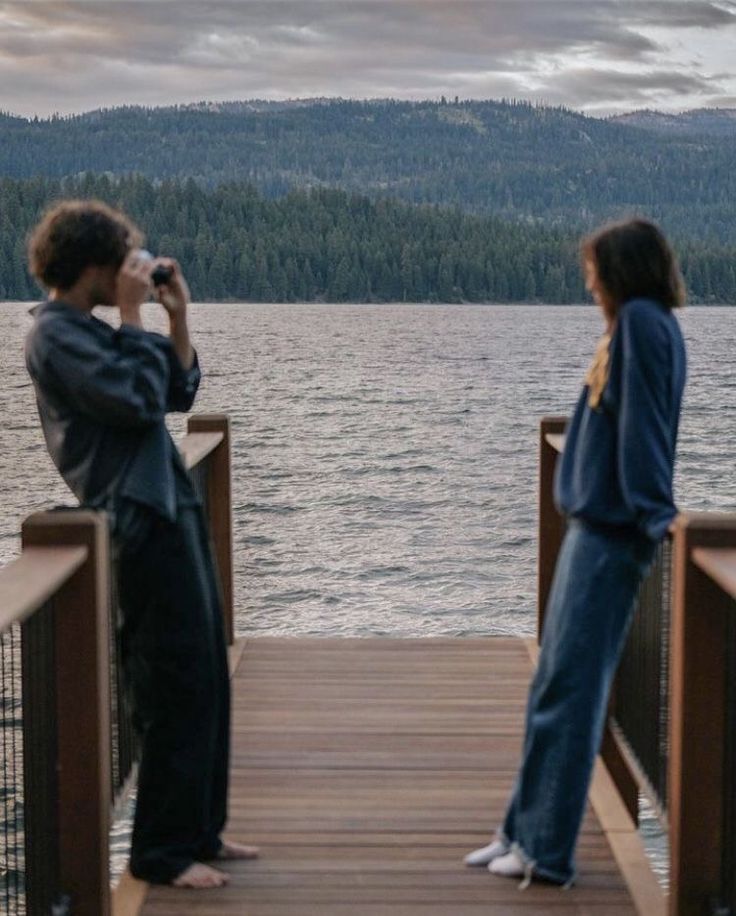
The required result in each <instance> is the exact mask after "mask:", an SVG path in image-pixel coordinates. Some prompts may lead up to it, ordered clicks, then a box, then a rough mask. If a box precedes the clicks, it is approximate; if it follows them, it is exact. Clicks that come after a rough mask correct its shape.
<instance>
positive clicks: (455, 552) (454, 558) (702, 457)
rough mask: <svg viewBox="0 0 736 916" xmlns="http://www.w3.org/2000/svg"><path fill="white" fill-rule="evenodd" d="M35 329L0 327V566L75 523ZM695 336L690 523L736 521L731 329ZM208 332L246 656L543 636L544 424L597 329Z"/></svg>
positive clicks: (433, 321) (213, 407)
mask: <svg viewBox="0 0 736 916" xmlns="http://www.w3.org/2000/svg"><path fill="white" fill-rule="evenodd" d="M27 310H28V306H27V305H24V304H5V305H2V306H0V354H1V356H2V366H3V372H4V383H3V386H2V392H3V393H2V398H3V410H2V414H3V421H2V426H1V427H0V437H1V439H0V480H2V482H3V510H2V516H1V517H0V564H2V563H4V562H7V561H8V560H9V559H11V558H12V557H13V556H15V555H16V554H17V552H18V550H19V543H18V537H17V533H18V531H19V528H20V524H21V521H22V519H23V518H24V517H25V516H26V515H27V514H29V513H30V512H32V511H35V510H38V509H42V508H44V507H47V506H49V505H54V504H61V503H66V504H70V503H72V502H73V500H72V498H71V496H70V494H69V493H68V492H67V491H66V488H65V486H64V485H63V484H62V483H60V481H59V479H58V476H57V474H56V472H55V470H54V469H53V467H52V466H51V464H50V461H49V459H48V457H47V455H46V452H45V448H44V444H43V440H42V436H41V433H40V430H39V426H38V420H37V416H36V410H35V404H34V399H33V391H32V388H31V386H30V384H29V381H28V379H27V376H26V373H25V369H24V366H23V358H22V341H23V337H24V335H25V332H26V330H27V328H28V327H29V324H30V320H31V319H30V318H29V317H28V315H27ZM148 318H149V320H150V322H151V325H152V326H158V324H157V323H158V321H159V319H158V316H157V314H156V312H155V311H154V307H150V309H149V311H148ZM681 320H682V324H683V328H684V331H685V335H686V338H687V342H688V346H689V360H690V373H689V384H688V389H687V394H686V400H685V408H684V415H683V423H682V432H681V437H680V448H679V462H678V472H677V494H678V501H679V503H680V506H681V507H683V508H691V509H719V510H726V511H736V473H734V455H735V454H736V377H735V376H734V373H733V369H732V367H733V362H734V359H733V340H734V336H735V333H734V332H735V331H736V309H728V308H697V309H695V308H693V309H690V310H686V311H684V312H683V314H682V316H681ZM192 325H193V329H194V339H195V343H196V345H197V347H198V350H199V353H200V359H201V363H202V367H203V370H204V381H203V384H202V387H201V390H200V394H199V398H198V401H197V405H196V409H197V410H201V411H224V412H227V413H228V414H229V415H230V417H231V418H232V423H233V457H234V494H233V511H234V538H235V574H236V602H237V609H238V616H237V629H238V632H239V633H240V634H268V635H325V636H327V635H330V636H338V635H345V636H348V635H350V636H354V635H358V636H362V635H365V636H368V635H383V634H386V635H389V634H390V635H392V636H439V635H451V636H463V635H480V634H491V633H499V634H528V633H531V632H532V631H533V627H534V617H535V613H534V606H535V517H536V500H537V483H536V474H537V436H538V432H537V429H538V421H539V418H540V417H541V416H542V415H544V414H550V413H551V414H557V413H563V414H564V413H569V412H570V410H571V408H572V405H573V403H574V401H575V398H576V396H577V392H578V390H579V386H580V384H581V379H582V376H583V373H584V371H585V368H586V366H587V363H588V361H589V358H590V356H591V353H592V351H593V349H594V346H595V341H596V338H597V336H598V334H599V333H600V330H601V323H600V318H599V315H598V312H597V310H596V309H595V308H593V307H582V306H578V307H570V306H560V307H556V306H554V307H553V306H456V305H453V306H442V305H437V306H430V305H403V304H400V305H382V306H365V305H360V306H351V305H205V304H202V305H195V306H193V307H192ZM184 425H185V421H184V418H182V417H175V418H173V420H172V430H173V431H174V432H175V433H177V434H180V433H181V432H183V429H184Z"/></svg>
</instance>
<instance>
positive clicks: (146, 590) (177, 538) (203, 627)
mask: <svg viewBox="0 0 736 916" xmlns="http://www.w3.org/2000/svg"><path fill="white" fill-rule="evenodd" d="M121 520H122V521H123V524H122V525H121V526H120V528H119V533H118V534H117V535H116V547H117V556H118V562H117V585H118V597H119V603H120V611H121V618H122V627H121V633H120V638H121V641H122V642H121V648H122V659H123V671H124V675H125V679H126V685H127V688H128V691H129V697H130V702H131V706H132V713H133V724H134V726H135V728H136V731H137V733H138V735H139V738H140V744H141V760H140V770H139V778H138V795H137V804H136V812H135V821H134V825H133V839H132V845H131V854H130V871H131V873H132V874H133V875H134V876H135V877H137V878H141V879H143V880H146V881H151V882H155V883H169V882H171V881H172V879H173V878H175V877H176V876H177V875H178V874H180V873H181V872H182V871H183V870H184V869H186V868H187V867H188V866H189V865H191V864H192V862H194V861H197V860H199V861H202V860H207V859H212V858H214V857H215V856H216V854H217V852H218V850H219V849H220V846H221V841H220V833H221V831H222V829H223V827H224V825H225V820H226V816H227V781H228V758H229V732H230V680H229V675H228V665H227V650H226V646H225V639H224V632H223V622H222V604H221V600H220V590H219V584H218V581H217V577H216V572H215V567H214V562H213V558H212V554H211V550H210V542H209V537H208V534H207V530H206V528H205V523H204V518H203V516H202V511H201V509H200V508H199V507H198V506H193V507H186V508H183V509H181V510H180V511H179V514H178V517H177V519H176V521H175V522H174V523H171V522H168V521H166V520H165V519H163V518H161V517H160V516H158V515H157V514H155V513H153V512H151V511H150V510H148V509H147V508H146V507H143V506H138V505H136V504H125V505H124V506H123V507H122V510H121Z"/></svg>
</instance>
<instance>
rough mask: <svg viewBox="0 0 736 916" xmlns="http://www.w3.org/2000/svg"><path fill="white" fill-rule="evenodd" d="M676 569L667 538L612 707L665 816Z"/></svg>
mask: <svg viewBox="0 0 736 916" xmlns="http://www.w3.org/2000/svg"><path fill="white" fill-rule="evenodd" d="M671 568H672V541H671V539H670V538H667V539H666V540H665V541H663V542H662V544H660V546H659V547H658V548H657V553H656V555H655V559H654V563H653V564H652V568H651V570H650V571H649V574H648V575H647V577H646V579H645V580H644V582H643V583H642V585H641V587H640V589H639V596H638V599H637V608H636V612H635V614H634V619H633V622H632V625H631V631H630V633H629V636H628V640H627V643H626V647H625V649H624V653H623V656H622V659H621V663H620V665H619V669H618V674H617V677H616V685H615V688H614V694H613V703H612V716H613V726H614V729H615V731H616V734H617V736H618V737H619V738H620V739H623V741H624V743H625V747H626V749H627V750H628V752H629V754H630V755H631V756H632V757H633V759H634V761H635V763H636V766H637V769H638V770H639V771H640V775H641V776H642V777H643V780H642V781H643V783H644V788H645V789H647V790H648V791H647V794H648V795H650V798H651V801H652V803H653V804H654V806H655V809H657V811H658V813H659V814H660V815H663V814H664V812H665V811H666V807H667V761H668V753H669V658H670V606H671V594H672V582H671Z"/></svg>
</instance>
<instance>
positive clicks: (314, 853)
mask: <svg viewBox="0 0 736 916" xmlns="http://www.w3.org/2000/svg"><path fill="white" fill-rule="evenodd" d="M530 672H531V662H530V659H529V656H528V654H527V649H526V647H525V645H524V641H523V640H517V639H506V638H487V639H468V640H464V639H463V640H460V639H427V640H394V639H380V640H379V639H364V640H352V639H344V640H343V639H325V640H320V639H304V640H293V639H277V638H261V639H249V640H248V642H247V644H246V646H245V648H244V650H243V653H242V656H241V659H240V663H239V665H238V667H237V669H236V671H235V673H234V676H233V686H234V697H233V701H234V708H233V752H232V771H231V804H230V823H229V833H230V834H231V835H232V836H234V837H238V838H242V839H244V840H246V841H248V842H255V843H258V844H259V845H260V846H261V849H262V857H261V859H259V860H258V861H256V862H247V863H237V864H229V865H228V866H227V870H228V871H229V872H230V875H231V883H230V885H229V886H228V887H226V888H223V889H219V890H217V891H207V892H199V893H197V892H191V891H179V890H176V889H173V888H160V887H154V888H151V889H150V890H149V893H148V896H147V899H146V903H145V905H144V908H143V910H142V912H143V914H144V916H175V914H182V913H187V914H190V913H191V914H202V916H205V914H208V916H214V914H223V916H227V914H236V913H237V914H245V916H317V914H319V916H419V914H422V916H427V914H429V916H481V914H482V916H493V914H498V916H500V914H503V916H515V914H518V916H522V914H523V916H534V914H539V916H541V914H549V913H551V914H552V916H557V914H559V916H568V914H570V916H583V914H585V916H629V914H634V913H635V912H636V908H635V906H634V904H633V902H632V898H631V895H630V893H629V890H628V888H627V886H626V884H625V882H624V881H623V879H622V877H621V874H620V872H619V870H618V866H617V863H616V859H615V858H614V856H613V855H612V852H611V848H610V846H609V841H608V838H607V836H606V834H605V832H604V831H603V829H602V828H601V825H600V823H599V822H598V820H597V818H596V816H595V814H594V813H593V811H592V810H588V812H587V813H586V818H585V822H584V825H583V831H582V834H581V842H580V849H579V866H580V871H581V877H580V881H579V884H578V885H577V886H576V887H575V888H573V889H572V890H569V891H562V890H560V889H559V888H555V887H549V886H544V885H537V884H535V885H533V886H532V887H531V888H529V889H528V890H526V891H524V892H523V893H522V892H520V891H519V890H518V888H517V883H516V882H514V881H508V880H503V879H497V878H493V877H492V876H490V875H489V874H488V873H487V872H486V871H485V870H484V869H468V868H465V867H464V866H463V864H462V857H463V855H464V854H465V853H466V852H467V851H468V850H469V849H472V848H473V847H475V846H477V845H480V844H481V843H484V842H486V841H487V838H488V836H489V833H490V831H491V829H492V827H493V826H494V825H495V824H496V823H497V822H498V821H499V819H500V818H501V816H502V814H503V810H504V806H505V804H506V801H507V798H508V793H509V791H510V788H511V784H512V781H513V778H514V774H515V770H516V766H517V762H518V756H519V745H520V740H521V726H522V720H523V710H524V703H525V699H526V689H527V684H528V680H529V675H530Z"/></svg>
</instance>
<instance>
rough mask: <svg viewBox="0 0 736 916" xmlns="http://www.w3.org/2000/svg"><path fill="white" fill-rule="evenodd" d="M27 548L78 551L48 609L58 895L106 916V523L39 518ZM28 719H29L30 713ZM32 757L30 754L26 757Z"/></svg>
mask: <svg viewBox="0 0 736 916" xmlns="http://www.w3.org/2000/svg"><path fill="white" fill-rule="evenodd" d="M22 540H23V546H24V547H61V546H65V547H66V546H72V545H83V546H85V547H86V548H87V551H88V554H87V559H86V560H85V562H84V564H83V565H82V566H81V567H80V568H79V569H78V570H77V572H76V573H74V575H73V576H72V577H71V579H69V581H68V582H67V583H66V584H65V585H64V586H63V587H62V588H61V589H60V590H59V592H58V593H57V595H56V597H55V598H54V601H53V608H54V611H53V618H54V622H53V630H54V643H55V647H54V658H55V671H54V681H55V683H53V684H51V685H49V688H50V690H52V691H54V692H55V698H56V721H57V754H58V758H57V760H58V769H57V775H58V809H57V814H58V830H59V868H60V879H61V889H62V891H63V892H64V893H65V894H68V895H69V897H70V898H71V904H72V912H73V913H74V916H108V914H109V912H110V874H109V858H110V855H109V835H110V809H111V798H110V794H111V790H110V660H109V652H110V648H109V646H110V643H109V601H110V580H109V570H110V558H109V540H108V530H107V519H106V517H105V516H104V514H102V513H98V512H91V511H77V510H69V511H55V512H41V513H38V514H36V515H32V516H30V518H28V519H27V520H26V521H25V523H24V524H23V531H22ZM26 714H28V715H33V710H32V709H27V710H26ZM28 750H29V752H30V748H29V749H28Z"/></svg>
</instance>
